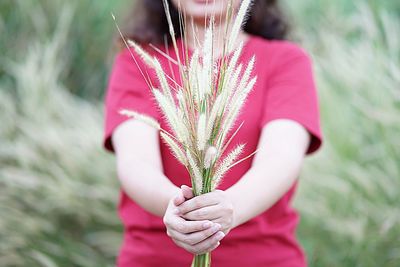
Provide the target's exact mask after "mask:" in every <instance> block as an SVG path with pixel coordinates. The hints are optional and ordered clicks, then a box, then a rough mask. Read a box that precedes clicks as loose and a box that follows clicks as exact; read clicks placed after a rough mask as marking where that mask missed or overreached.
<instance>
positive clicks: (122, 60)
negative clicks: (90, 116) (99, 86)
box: [103, 48, 160, 152]
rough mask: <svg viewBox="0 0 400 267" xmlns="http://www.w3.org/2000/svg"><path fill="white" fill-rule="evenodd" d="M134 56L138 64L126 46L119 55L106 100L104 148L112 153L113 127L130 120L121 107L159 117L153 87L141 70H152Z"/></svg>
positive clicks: (114, 65)
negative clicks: (122, 112)
mask: <svg viewBox="0 0 400 267" xmlns="http://www.w3.org/2000/svg"><path fill="white" fill-rule="evenodd" d="M132 52H133V51H132ZM135 59H136V62H137V63H138V65H137V64H136V63H135V61H134V60H133V58H132V56H131V54H130V52H129V50H128V49H127V48H125V49H124V50H122V51H121V52H119V53H118V54H117V55H116V57H115V60H114V64H113V67H112V70H111V73H110V76H109V81H108V87H107V91H106V94H105V99H104V136H103V147H104V148H105V149H106V150H108V151H110V152H114V148H113V146H112V142H111V135H112V133H113V131H114V129H115V128H116V127H117V126H118V125H120V124H121V123H122V122H124V121H126V120H128V119H130V118H129V117H127V116H125V115H121V114H119V111H120V110H121V109H130V110H134V111H136V112H139V113H142V114H145V115H148V116H151V117H153V118H154V119H156V120H159V118H160V117H159V114H158V110H157V104H156V102H155V100H154V98H153V96H152V93H151V89H150V87H149V86H148V84H147V82H146V79H145V78H144V77H143V75H142V74H141V72H140V70H142V71H143V73H144V74H145V73H146V71H145V70H147V73H149V68H148V67H147V66H145V64H144V63H143V61H142V60H141V59H140V58H139V57H138V56H135ZM145 75H146V74H145Z"/></svg>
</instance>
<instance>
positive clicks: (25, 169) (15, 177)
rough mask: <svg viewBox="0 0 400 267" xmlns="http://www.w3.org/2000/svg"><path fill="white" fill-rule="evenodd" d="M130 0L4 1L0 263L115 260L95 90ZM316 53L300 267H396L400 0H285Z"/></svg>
mask: <svg viewBox="0 0 400 267" xmlns="http://www.w3.org/2000/svg"><path fill="white" fill-rule="evenodd" d="M131 2H132V1H130V0H118V1H117V0H116V1H94V0H92V1H89V0H87V1H81V0H71V1H61V0H36V1H35V0H1V1H0V36H1V38H0V50H1V58H0V111H1V112H0V124H1V127H0V142H1V143H0V266H7V267H8V266H46V267H55V266H85V267H86V266H87V267H90V266H93V267H94V266H96V267H98V266H100V267H101V266H113V264H114V261H115V256H116V254H117V251H118V248H119V245H120V242H121V235H122V228H121V225H120V223H119V220H118V217H117V213H116V204H117V201H118V182H117V179H116V174H115V167H114V158H113V156H112V155H110V154H107V153H106V152H104V151H103V150H102V148H101V139H102V123H103V121H102V120H103V118H102V116H103V104H102V98H103V94H104V90H105V87H106V82H107V76H108V72H109V69H110V64H111V62H112V58H113V53H112V49H111V47H112V38H113V36H114V34H115V27H114V23H113V21H112V19H111V16H110V12H113V13H115V14H116V16H117V20H118V23H119V24H120V25H121V24H123V19H122V18H123V17H124V12H125V11H124V10H127V9H128V7H130V6H131ZM284 3H285V6H286V9H287V13H288V14H289V15H290V18H291V20H292V23H293V25H294V33H293V37H294V38H295V39H296V40H298V41H299V42H300V43H301V45H302V46H304V47H305V48H306V49H307V50H308V51H309V53H310V54H311V55H312V57H313V60H314V69H315V73H316V77H317V82H318V90H319V97H320V105H321V115H322V126H323V131H324V134H325V140H326V141H325V144H324V147H323V149H322V150H321V151H320V152H319V153H317V154H315V155H314V156H312V157H309V158H307V159H306V161H305V167H304V169H303V172H302V175H301V178H300V179H301V183H300V190H299V191H298V193H297V195H296V200H295V206H296V207H297V208H298V209H299V210H300V212H301V214H302V219H301V224H300V227H299V231H298V236H299V239H300V241H301V243H302V244H303V246H304V248H305V249H306V252H307V255H308V258H309V262H310V266H312V267H317V266H318V267H326V266H346V267H347V266H349V267H350V266H351V267H355V266H360V267H369V266H371V267H376V266H379V267H381V266H386V267H398V266H400V1H398V0H385V1H378V0H376V1H372V0H371V1H367V0H355V1H346V0H336V1H330V0H320V1H315V0H314V1H312V0H301V1H288V0H287V1H285V2H284Z"/></svg>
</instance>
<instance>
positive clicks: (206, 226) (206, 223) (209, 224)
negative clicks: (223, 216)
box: [203, 222, 211, 229]
mask: <svg viewBox="0 0 400 267" xmlns="http://www.w3.org/2000/svg"><path fill="white" fill-rule="evenodd" d="M210 226H211V222H205V223H203V228H204V229H207V228H209V227H210Z"/></svg>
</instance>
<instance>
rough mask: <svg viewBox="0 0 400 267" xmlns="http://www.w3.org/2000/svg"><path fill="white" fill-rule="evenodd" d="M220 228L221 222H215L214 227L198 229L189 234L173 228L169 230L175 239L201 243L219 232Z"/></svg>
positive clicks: (188, 242) (191, 243)
mask: <svg viewBox="0 0 400 267" xmlns="http://www.w3.org/2000/svg"><path fill="white" fill-rule="evenodd" d="M219 230H221V225H219V224H214V225H213V226H212V227H210V228H208V229H206V230H202V231H197V232H193V233H189V234H183V233H180V232H178V231H175V230H173V229H169V230H168V233H167V234H168V235H169V236H170V237H171V238H172V239H175V240H178V241H180V242H183V243H185V244H188V245H195V244H198V243H200V242H201V241H203V240H205V239H207V238H209V237H210V236H212V235H214V234H215V233H217V232H218V231H219Z"/></svg>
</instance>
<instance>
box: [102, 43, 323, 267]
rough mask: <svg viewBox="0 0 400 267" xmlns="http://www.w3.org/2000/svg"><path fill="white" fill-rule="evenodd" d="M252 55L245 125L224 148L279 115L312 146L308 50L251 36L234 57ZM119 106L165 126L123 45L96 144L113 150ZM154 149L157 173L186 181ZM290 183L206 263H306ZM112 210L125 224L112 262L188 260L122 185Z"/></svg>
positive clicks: (240, 168) (145, 266) (291, 266)
mask: <svg viewBox="0 0 400 267" xmlns="http://www.w3.org/2000/svg"><path fill="white" fill-rule="evenodd" d="M179 44H180V40H179ZM178 47H180V45H178ZM168 49H169V53H170V55H171V56H172V55H174V54H175V53H174V52H173V48H172V46H171V47H170V48H168ZM132 51H133V49H132ZM149 51H151V49H149ZM189 52H191V51H189ZM151 53H153V54H154V55H157V56H158V58H159V59H160V61H161V64H162V66H163V67H164V69H165V70H167V72H169V70H170V68H169V64H168V61H167V59H166V58H165V57H164V56H162V55H160V54H158V53H157V52H155V51H151ZM180 53H182V51H180ZM253 54H255V55H256V64H255V68H254V73H255V74H257V76H258V79H257V83H256V85H255V87H254V89H253V90H252V91H251V93H250V94H249V97H248V99H247V101H246V103H245V106H244V107H243V109H242V111H241V114H240V115H239V118H238V120H237V121H236V126H237V125H238V124H240V123H241V122H242V121H245V123H244V124H243V127H242V128H241V130H240V131H239V132H238V134H237V136H236V137H235V138H234V139H233V141H232V142H231V144H230V147H229V148H228V149H227V151H230V150H231V149H232V148H233V147H235V145H237V144H238V143H243V142H245V143H246V147H245V151H244V154H243V155H247V154H249V153H251V152H253V151H254V150H255V149H256V147H257V143H258V140H259V137H260V132H261V129H262V127H263V126H264V125H265V124H267V123H268V122H270V121H272V120H274V119H279V118H286V119H291V120H294V121H297V122H299V123H300V124H302V125H303V126H304V127H305V128H306V129H307V130H308V131H309V132H310V134H311V135H312V141H311V144H310V146H309V148H308V151H307V154H310V153H312V152H314V151H316V150H317V149H318V148H319V147H320V145H321V141H322V134H321V129H320V122H319V104H318V97H317V92H316V87H315V82H314V78H313V72H312V66H311V61H310V58H309V56H308V55H307V53H305V51H304V50H302V49H301V48H300V47H299V46H297V45H296V44H293V43H290V42H287V41H268V40H265V39H263V38H261V37H256V36H251V38H250V39H249V40H248V41H247V42H246V43H245V46H244V50H243V54H242V55H241V58H240V62H245V63H247V62H248V61H249V60H250V57H251V56H252V55H253ZM173 57H174V56H173ZM136 58H137V60H138V63H139V65H140V66H141V68H142V69H147V70H148V72H149V75H150V79H151V80H152V82H153V84H157V79H156V78H155V75H154V72H153V71H152V70H150V69H149V68H148V67H146V66H145V64H144V63H143V61H142V60H140V59H139V57H136ZM174 58H175V57H174ZM172 68H173V71H174V74H175V77H179V75H178V70H177V67H176V65H174V64H172ZM170 75H171V74H170ZM120 108H129V109H133V110H136V111H138V112H141V113H144V114H147V115H149V116H152V117H154V118H155V119H157V120H158V121H159V122H160V123H161V127H164V128H168V127H167V126H166V123H165V121H164V119H163V118H162V116H161V113H160V111H159V109H158V107H157V104H156V102H155V100H154V98H153V97H152V94H151V91H150V89H149V88H148V86H147V84H146V83H145V81H144V79H143V77H142V75H141V74H140V72H139V71H138V68H137V66H136V64H135V63H134V61H133V59H132V58H131V55H130V54H129V52H128V50H127V49H125V50H122V51H121V52H120V53H119V54H118V55H117V57H116V59H115V63H114V66H113V69H112V72H111V76H110V79H109V85H108V90H107V94H106V97H105V133H104V147H105V148H106V149H107V150H109V151H113V147H112V144H111V134H112V132H113V130H114V129H115V127H116V126H118V125H119V124H120V123H122V122H124V121H125V120H127V119H128V118H127V117H125V116H122V115H119V114H118V110H119V109H120ZM231 134H232V133H231ZM160 151H161V155H162V162H163V167H164V173H165V175H166V176H167V177H169V179H171V180H172V182H173V183H174V184H176V185H177V186H180V185H182V184H186V185H189V184H190V179H189V175H188V173H187V171H186V170H185V168H184V166H182V165H181V164H179V163H178V161H177V160H176V159H175V158H174V156H173V155H172V154H171V153H170V150H169V148H168V147H167V146H166V145H165V144H164V142H163V141H162V140H161V139H160ZM138 153H139V152H138ZM251 163H252V159H248V160H246V161H244V162H242V163H240V164H238V165H236V166H235V167H233V168H232V169H231V170H230V171H229V173H228V175H227V177H226V178H225V179H223V182H222V184H221V185H220V187H219V188H220V189H222V190H225V189H227V188H229V187H230V186H231V185H233V184H234V183H236V181H238V180H239V179H240V178H241V177H242V176H243V175H244V174H245V173H246V172H247V170H249V168H250V166H251ZM265 178H266V179H267V178H268V177H265ZM295 188H296V184H294V185H293V187H292V188H291V189H290V190H289V191H288V192H287V193H286V194H285V195H284V196H282V198H281V199H280V200H279V201H278V202H277V203H276V204H275V205H273V206H272V207H271V208H270V209H268V210H267V211H265V212H264V213H262V214H261V215H259V216H257V217H255V218H253V219H251V220H250V221H248V222H247V223H245V224H243V225H240V226H238V227H237V228H235V229H233V230H232V231H231V232H230V233H229V234H228V235H227V236H226V237H225V238H224V239H223V240H222V241H221V245H220V246H219V247H218V248H217V249H216V250H214V251H213V253H212V266H213V267H225V266H226V267H227V266H229V267H235V266H271V267H304V266H306V259H305V255H304V253H303V250H302V249H301V247H300V246H299V243H298V242H297V240H296V235H295V230H296V226H297V224H298V221H299V216H298V214H297V212H296V211H295V210H294V209H293V208H292V207H291V200H292V197H293V194H294V192H295ZM154 197H157V196H154ZM118 212H119V215H120V218H121V220H122V222H123V224H124V227H125V231H124V240H123V244H122V245H121V248H120V252H119V255H118V260H117V266H118V267H153V266H154V267H159V266H163V267H176V266H190V263H191V260H192V257H193V256H192V255H191V254H190V253H188V252H186V251H185V250H183V249H182V248H179V247H178V246H176V245H175V244H174V243H173V241H172V240H171V239H170V238H169V237H168V236H167V235H166V230H165V227H164V225H163V222H162V219H161V218H159V217H156V216H154V215H152V214H150V213H148V212H146V211H145V210H144V209H142V208H141V207H140V206H139V205H137V204H136V203H135V202H134V201H132V200H131V199H130V198H129V197H128V196H127V194H125V193H124V191H123V190H122V189H121V194H120V202H119V205H118Z"/></svg>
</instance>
